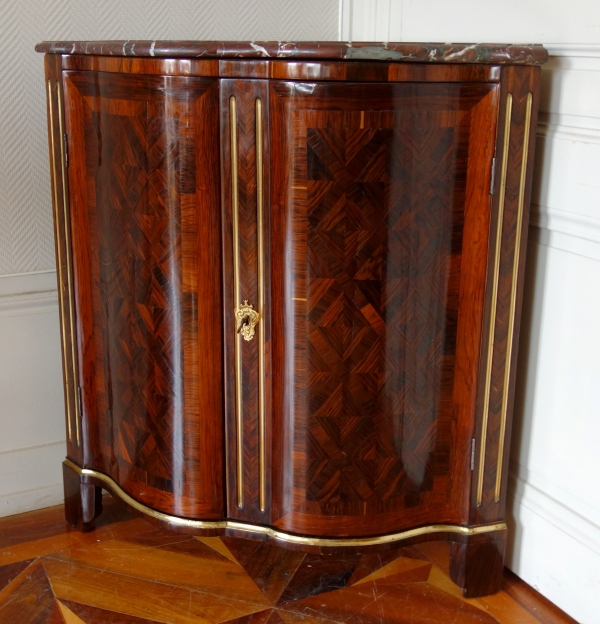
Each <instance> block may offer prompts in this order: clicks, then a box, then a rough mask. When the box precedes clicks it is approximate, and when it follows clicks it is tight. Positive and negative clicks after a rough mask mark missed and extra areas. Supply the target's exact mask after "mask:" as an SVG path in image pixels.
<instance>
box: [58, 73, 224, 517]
mask: <svg viewBox="0 0 600 624" xmlns="http://www.w3.org/2000/svg"><path fill="white" fill-rule="evenodd" d="M64 76H65V87H66V97H67V104H68V106H67V131H68V134H69V157H70V167H69V177H70V181H71V188H72V193H71V202H72V213H73V221H74V233H75V238H74V245H75V248H76V249H75V251H76V254H75V256H76V276H77V278H76V281H77V306H78V310H79V311H80V312H79V317H80V322H81V324H82V336H81V339H80V350H81V352H82V361H83V372H84V374H83V380H84V401H83V403H84V421H85V425H86V426H85V429H84V438H85V456H84V465H85V467H89V468H93V469H95V470H99V471H101V472H104V473H106V474H108V475H110V476H111V477H113V478H114V479H115V480H116V481H117V482H118V483H119V485H120V486H121V487H122V488H123V489H124V490H125V491H127V492H128V493H129V494H131V495H132V496H133V497H135V498H136V499H138V500H140V501H141V502H143V503H144V504H145V505H148V506H150V507H153V508H155V509H158V510H160V511H165V512H167V513H170V514H173V515H179V516H187V517H196V518H209V517H220V516H222V515H223V513H224V511H223V484H222V473H223V446H222V440H223V425H222V407H221V384H222V364H221V357H222V355H221V354H222V332H221V324H220V321H219V318H218V310H219V301H220V284H219V277H218V276H219V272H220V263H219V253H218V249H219V245H220V242H219V240H220V227H219V223H220V221H219V215H218V201H217V196H218V190H217V189H218V183H219V181H218V143H217V141H218V138H217V131H218V113H217V110H218V109H217V106H216V101H217V89H218V87H217V84H216V81H213V80H210V79H200V78H183V77H172V76H133V75H129V76H121V75H118V74H107V73H102V72H70V71H68V72H64ZM199 142H203V145H202V150H200V149H199V147H198V143H199Z"/></svg>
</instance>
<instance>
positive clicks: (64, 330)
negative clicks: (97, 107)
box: [48, 80, 73, 442]
mask: <svg viewBox="0 0 600 624" xmlns="http://www.w3.org/2000/svg"><path fill="white" fill-rule="evenodd" d="M48 114H49V117H50V167H51V169H52V187H53V189H54V202H53V209H54V236H55V238H56V261H57V265H58V266H57V267H56V271H57V274H58V301H59V305H60V329H61V332H60V333H61V343H62V356H63V369H64V371H65V379H64V383H65V396H66V405H65V408H66V412H67V436H68V440H69V442H71V441H72V439H73V424H72V422H71V420H72V416H71V390H70V386H69V370H68V369H69V360H68V358H67V327H66V325H65V301H64V293H63V274H62V252H61V248H60V244H61V240H60V230H59V226H58V218H59V217H58V175H57V172H56V156H55V154H56V142H55V140H54V132H55V130H56V128H55V127H54V112H53V110H52V82H51V81H50V80H48Z"/></svg>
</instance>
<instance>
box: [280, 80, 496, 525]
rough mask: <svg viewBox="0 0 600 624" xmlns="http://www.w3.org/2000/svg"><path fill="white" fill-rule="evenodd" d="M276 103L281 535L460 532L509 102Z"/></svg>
mask: <svg viewBox="0 0 600 624" xmlns="http://www.w3.org/2000/svg"><path fill="white" fill-rule="evenodd" d="M269 99H270V125H271V130H270V132H271V158H272V163H273V166H272V170H271V223H272V230H271V248H272V306H271V307H272V348H273V356H272V357H273V359H272V361H273V377H272V378H273V399H272V400H273V403H272V405H273V449H274V453H273V458H272V473H273V500H272V513H273V516H272V518H273V523H274V524H275V526H277V527H279V528H282V529H285V530H288V531H292V532H296V533H305V534H314V535H331V536H344V535H376V534H381V533H386V532H392V531H398V530H401V529H403V528H405V527H408V526H418V525H419V524H428V523H443V522H452V523H462V522H466V521H467V519H468V505H469V502H468V496H469V494H468V493H469V489H470V488H469V485H470V479H471V472H470V451H471V443H470V440H471V437H472V435H473V428H474V417H475V399H476V396H475V391H476V380H477V367H478V363H479V348H480V342H481V325H482V317H483V292H484V282H485V271H486V259H487V244H488V235H489V219H490V196H489V188H490V178H489V176H490V173H489V172H490V171H491V161H492V156H493V149H494V142H495V127H496V119H497V99H498V87H497V86H496V85H492V84H478V85H474V84H445V83H441V84H425V83H419V84H417V83H413V84H397V85H385V84H371V85H358V84H346V85H339V84H338V85H332V84H324V83H320V84H319V83H312V84H308V83H307V84H302V83H291V82H289V83H284V82H282V83H271V88H270V95H269Z"/></svg>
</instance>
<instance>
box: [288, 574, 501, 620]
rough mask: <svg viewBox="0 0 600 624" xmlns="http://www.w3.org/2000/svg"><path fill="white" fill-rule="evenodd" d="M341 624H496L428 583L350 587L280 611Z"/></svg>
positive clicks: (375, 584)
mask: <svg viewBox="0 0 600 624" xmlns="http://www.w3.org/2000/svg"><path fill="white" fill-rule="evenodd" d="M283 608H284V609H286V610H289V611H293V612H295V613H300V614H303V615H307V616H310V617H317V618H319V617H320V618H325V619H327V620H332V621H338V622H339V621H343V622H344V623H345V624H387V623H388V622H389V623H390V624H391V623H394V624H400V623H401V624H405V623H406V624H408V623H411V624H431V622H452V621H455V622H461V624H497V621H496V620H495V619H494V618H493V617H491V616H490V615H488V614H486V613H484V612H483V611H481V610H480V609H477V608H475V607H473V606H471V605H469V604H467V603H466V602H464V601H462V600H460V599H458V598H455V597H454V596H450V595H449V594H447V593H445V592H443V591H441V590H439V589H437V588H436V587H432V586H431V585H429V584H428V583H399V584H397V585H385V586H380V585H378V583H377V582H376V581H374V582H371V583H365V584H362V585H353V586H351V587H346V588H344V589H339V590H336V591H332V592H328V593H326V594H321V595H319V596H313V597H311V598H305V599H303V600H300V601H297V602H294V603H291V604H289V605H286V606H285V607H283Z"/></svg>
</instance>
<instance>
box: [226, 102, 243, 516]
mask: <svg viewBox="0 0 600 624" xmlns="http://www.w3.org/2000/svg"><path fill="white" fill-rule="evenodd" d="M229 134H230V137H229V138H230V155H231V213H232V217H231V219H232V225H233V302H234V309H235V310H237V309H238V308H239V307H240V304H241V295H240V226H239V201H238V195H239V193H238V145H237V109H236V101H235V97H234V96H233V95H232V96H231V97H230V98H229ZM234 340H235V426H236V449H237V450H236V456H237V457H236V468H237V470H236V474H237V505H238V507H240V508H241V507H243V506H244V455H243V453H244V431H243V425H244V419H243V405H242V400H243V396H242V342H241V341H242V338H241V336H240V335H239V334H238V333H237V332H236V334H235V339H234Z"/></svg>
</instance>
